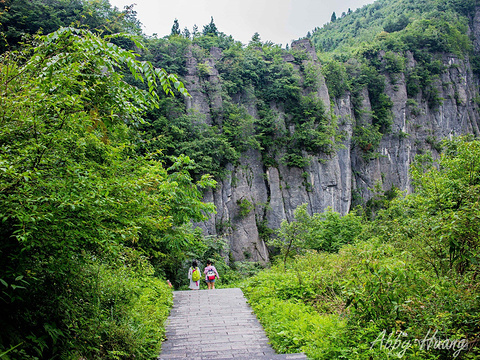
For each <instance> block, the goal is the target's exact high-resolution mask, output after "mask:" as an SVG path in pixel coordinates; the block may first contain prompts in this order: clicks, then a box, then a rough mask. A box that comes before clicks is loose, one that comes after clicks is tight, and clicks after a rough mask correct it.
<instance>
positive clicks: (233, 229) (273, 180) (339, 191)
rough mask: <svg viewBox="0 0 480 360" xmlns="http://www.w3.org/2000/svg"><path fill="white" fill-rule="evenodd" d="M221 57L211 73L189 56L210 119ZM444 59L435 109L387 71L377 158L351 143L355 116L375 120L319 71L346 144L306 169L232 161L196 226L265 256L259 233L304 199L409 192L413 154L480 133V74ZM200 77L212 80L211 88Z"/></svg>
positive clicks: (243, 254) (478, 30) (240, 250)
mask: <svg viewBox="0 0 480 360" xmlns="http://www.w3.org/2000/svg"><path fill="white" fill-rule="evenodd" d="M478 13H480V12H477V14H478ZM475 19H476V21H475V22H474V25H475V26H474V28H473V29H472V32H473V33H474V34H476V35H480V20H479V19H480V15H478V16H477V17H475ZM477 39H480V37H477ZM477 43H480V41H477ZM292 48H297V49H303V50H304V51H305V52H306V53H307V54H308V58H307V59H306V60H303V61H304V64H303V65H306V64H307V63H308V64H310V65H311V66H314V67H318V69H320V65H321V64H320V63H319V61H318V59H317V57H316V54H315V51H314V50H313V48H312V47H311V45H310V43H309V41H308V40H300V41H297V42H295V43H293V44H292ZM192 51H193V52H194V51H195V49H193V50H192ZM382 56H383V54H380V57H382ZM221 57H222V54H221V51H220V50H219V49H216V48H213V49H212V50H211V51H210V57H209V58H206V59H205V58H204V59H202V60H201V62H202V63H203V64H205V65H206V66H205V67H204V69H208V73H205V71H204V73H203V74H199V67H198V59H196V58H195V56H194V55H192V52H191V53H189V55H188V59H187V68H188V75H187V77H186V86H187V87H188V89H189V91H190V93H191V95H192V98H191V99H189V100H187V101H188V102H187V107H188V108H192V109H195V110H197V111H199V112H200V113H202V114H204V115H205V119H206V120H205V121H206V122H207V123H211V121H212V117H211V114H212V112H214V111H216V110H218V109H221V107H222V95H221V94H222V92H221V79H220V77H219V74H218V71H217V70H216V68H215V66H216V61H218V60H219V59H221ZM407 60H408V61H407V67H409V68H414V67H415V66H416V65H417V64H416V63H415V60H414V59H413V56H411V55H408V54H407ZM442 60H443V64H444V65H445V69H446V70H445V71H444V72H443V73H442V75H441V76H440V77H439V78H438V80H437V83H436V84H435V87H436V89H437V90H438V97H439V98H441V99H443V100H442V101H441V102H440V105H439V106H438V107H437V108H435V109H432V108H430V107H429V104H428V103H427V102H426V101H425V100H424V99H423V98H424V97H423V96H422V93H421V92H420V93H419V94H417V96H416V98H415V99H411V98H410V99H408V98H407V87H406V80H405V75H404V74H403V73H401V74H395V77H394V78H393V76H390V75H389V74H384V75H385V76H386V78H387V82H386V88H385V93H386V94H387V95H388V96H389V98H390V99H391V100H392V102H393V108H392V113H393V124H392V128H391V132H389V133H387V134H385V135H384V136H383V138H382V140H381V143H380V146H379V147H378V149H377V150H376V151H377V152H378V153H379V156H378V157H377V158H375V159H370V160H366V159H365V157H364V156H363V155H364V154H363V152H362V150H361V149H358V148H357V147H355V146H354V145H353V143H352V133H353V128H354V125H355V123H356V121H362V123H368V122H369V121H371V119H370V118H369V116H368V115H365V116H363V118H362V119H356V118H355V115H354V111H353V105H352V99H351V95H350V94H345V95H344V96H342V97H341V98H337V99H331V98H330V95H329V92H328V89H327V87H326V85H325V80H324V78H323V76H321V75H319V77H320V78H319V81H318V82H317V84H316V88H315V89H313V90H314V93H315V94H316V96H317V97H318V98H319V99H321V100H322V101H323V103H324V104H325V105H326V107H327V109H328V108H331V112H332V113H333V114H334V116H335V117H336V119H337V122H338V127H339V131H340V132H342V133H343V139H342V143H343V145H344V146H343V147H342V148H340V149H338V150H337V151H336V153H335V155H330V156H326V155H324V154H318V155H314V156H310V157H309V158H310V162H309V164H308V165H307V166H306V167H304V168H301V169H300V168H296V167H288V166H285V165H282V164H281V163H280V162H279V163H278V165H277V166H275V167H268V166H266V165H265V164H264V163H263V162H262V156H261V154H260V152H259V151H258V150H254V149H252V150H249V151H247V152H245V153H244V154H243V155H242V158H241V160H240V162H239V164H238V165H237V166H233V165H228V170H229V173H228V176H227V177H226V178H224V179H222V180H219V182H218V186H217V188H216V189H214V190H210V191H208V192H207V193H206V194H205V201H209V202H213V203H214V204H215V206H216V208H217V213H216V214H215V215H212V216H211V218H210V219H209V220H208V221H206V222H204V223H201V224H198V225H199V226H200V227H202V228H203V229H204V231H205V233H207V234H211V235H220V236H225V237H227V239H228V240H229V243H230V250H231V253H232V255H233V258H234V259H235V260H245V259H249V260H253V261H267V260H268V257H269V255H268V250H267V247H266V245H265V243H264V241H263V240H262V238H261V235H262V233H263V234H264V233H265V232H264V230H265V229H266V228H269V229H277V228H279V227H280V224H281V221H282V220H284V219H287V220H291V219H292V218H293V212H294V210H295V209H296V208H297V207H298V206H299V205H301V204H303V203H307V204H308V209H309V211H310V212H311V213H316V212H323V211H325V210H326V209H327V208H328V207H331V208H332V209H333V210H334V211H337V212H340V213H342V214H345V213H347V212H348V211H349V209H350V206H351V204H352V194H353V192H355V193H356V196H357V197H358V196H360V197H361V198H363V200H364V201H366V200H368V199H369V198H371V197H372V191H371V189H372V188H373V187H374V186H375V184H380V185H381V186H382V188H383V190H388V189H390V188H391V187H392V186H396V187H398V188H399V189H400V190H406V191H407V192H410V191H412V185H411V181H410V177H409V166H410V164H411V163H412V161H413V159H414V157H415V155H416V154H418V153H422V152H424V151H425V150H433V151H434V153H435V151H436V150H435V148H436V144H437V143H438V141H440V140H441V139H443V138H446V137H451V136H453V135H461V134H474V135H477V136H478V135H479V134H480V129H479V126H480V115H479V111H478V105H477V103H476V102H475V99H476V98H477V97H478V79H476V78H475V77H474V75H473V74H472V69H471V66H470V63H469V60H468V59H460V58H458V57H455V56H453V55H451V54H445V55H444V56H443V59H442ZM284 61H286V62H289V61H290V62H292V61H293V59H292V58H290V57H289V56H285V57H284ZM294 66H297V67H298V64H296V65H294ZM202 82H203V84H205V82H208V83H209V91H208V92H206V91H205V90H204V87H202ZM202 89H203V90H202ZM311 90H312V89H309V91H311ZM240 98H241V96H240V97H239V99H240ZM245 98H246V97H243V100H239V101H243V105H244V106H245V108H247V109H248V112H249V113H250V115H252V116H253V117H256V116H257V110H256V107H255V102H254V101H253V100H252V99H250V100H245ZM362 98H363V101H362V105H361V106H363V110H365V111H364V112H363V113H364V114H368V113H369V111H370V110H371V108H370V106H371V105H370V102H369V100H368V99H369V96H368V91H367V90H366V89H365V90H364V93H363V94H362ZM270 106H271V107H272V109H274V110H275V111H276V113H277V114H278V123H279V124H280V125H282V124H283V126H285V122H284V119H285V113H283V112H282V110H281V109H282V107H281V104H274V103H272V104H271V105H270ZM357 113H358V112H357ZM248 206H251V207H250V208H248Z"/></svg>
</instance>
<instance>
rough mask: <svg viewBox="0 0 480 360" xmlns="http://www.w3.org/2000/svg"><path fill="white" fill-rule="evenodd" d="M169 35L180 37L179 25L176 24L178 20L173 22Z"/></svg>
mask: <svg viewBox="0 0 480 360" xmlns="http://www.w3.org/2000/svg"><path fill="white" fill-rule="evenodd" d="M170 35H180V25H179V24H178V20H177V19H175V20H173V25H172V31H171V32H170Z"/></svg>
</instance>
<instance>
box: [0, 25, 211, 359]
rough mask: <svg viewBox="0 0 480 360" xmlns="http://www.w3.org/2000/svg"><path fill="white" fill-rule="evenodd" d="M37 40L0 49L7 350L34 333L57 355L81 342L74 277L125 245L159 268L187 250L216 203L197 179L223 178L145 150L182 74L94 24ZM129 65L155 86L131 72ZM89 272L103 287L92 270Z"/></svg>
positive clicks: (37, 342)
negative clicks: (149, 125) (197, 173)
mask: <svg viewBox="0 0 480 360" xmlns="http://www.w3.org/2000/svg"><path fill="white" fill-rule="evenodd" d="M116 37H117V36H110V37H106V38H105V39H114V38H116ZM36 44H38V45H37V46H35V47H33V48H31V47H27V48H26V49H25V51H24V52H20V53H5V54H4V55H3V56H2V58H1V61H2V63H1V67H0V104H1V105H0V129H1V131H0V147H1V149H2V151H1V152H0V189H1V190H2V191H1V192H0V214H1V219H2V221H1V223H0V236H1V237H2V239H3V240H2V243H1V244H0V269H1V270H0V273H1V274H2V275H1V279H0V282H1V286H2V293H1V296H0V302H1V304H2V306H1V307H0V308H1V310H0V319H1V322H2V324H3V326H2V329H1V332H0V352H1V351H2V350H1V349H7V348H9V347H10V346H11V345H17V344H19V343H20V342H22V341H23V340H24V339H25V338H26V337H27V336H28V337H29V339H30V341H28V342H26V343H24V344H23V345H22V351H25V352H26V354H29V355H33V354H34V353H35V352H36V354H37V355H38V356H40V357H43V358H54V357H55V356H58V355H59V354H61V353H62V352H63V351H70V350H69V349H70V347H71V346H73V347H75V346H76V345H73V344H74V343H75V344H77V343H76V340H75V339H76V335H75V332H76V330H75V328H74V327H71V326H70V325H71V324H70V323H69V321H70V320H69V319H71V316H73V315H72V314H71V313H69V312H68V311H67V312H61V311H59V309H62V306H61V301H62V299H66V298H72V296H73V297H76V296H83V295H80V293H78V294H76V295H75V294H71V293H69V291H73V290H72V287H71V286H70V285H69V284H71V281H72V279H73V278H72V276H73V274H82V273H88V271H87V267H88V266H87V265H86V264H87V263H90V262H91V261H92V259H96V260H97V261H107V262H108V261H111V259H114V258H116V257H117V256H121V254H123V253H124V252H125V248H127V247H128V248H135V249H139V250H140V251H141V252H144V253H146V254H148V255H149V256H150V258H152V259H157V263H158V262H160V265H161V261H167V260H168V257H169V256H171V257H172V258H174V257H179V256H181V255H182V254H183V252H184V251H185V249H187V248H188V247H189V246H191V245H190V243H191V241H192V236H189V233H190V231H189V230H188V225H189V223H190V221H191V220H192V219H193V220H195V219H196V220H197V221H198V220H201V219H203V218H204V216H205V212H209V211H212V210H213V207H212V206H211V205H207V204H204V203H203V202H202V201H201V199H202V194H201V192H200V191H199V188H201V187H203V186H211V185H213V184H214V182H213V181H212V180H210V179H209V177H208V176H205V177H203V178H202V179H200V181H199V182H197V183H195V182H193V181H192V179H191V177H190V175H189V172H188V166H190V164H191V160H189V159H188V158H187V157H185V156H183V157H179V158H178V159H176V160H174V161H172V165H171V166H170V167H169V168H168V169H165V168H164V167H163V164H162V162H160V161H157V160H156V155H155V154H148V155H146V156H139V155H137V152H136V147H135V143H136V141H137V139H138V136H137V132H136V130H135V125H137V124H139V123H141V122H143V119H142V113H143V112H144V111H145V110H146V109H147V108H150V107H152V106H158V94H157V93H156V89H157V87H160V88H162V89H163V91H164V92H166V93H170V94H173V90H174V88H176V89H177V90H178V91H180V92H181V93H183V94H185V95H186V94H187V92H186V90H185V88H184V87H183V85H182V84H181V83H180V82H179V81H178V79H177V78H176V77H175V76H174V75H169V74H167V73H166V72H165V71H164V70H163V69H156V68H154V67H153V66H152V65H151V64H150V63H147V62H140V61H138V60H137V55H136V54H134V53H133V52H131V51H126V50H123V49H121V48H119V47H117V46H116V45H114V44H112V43H110V42H107V41H105V40H102V39H101V38H100V37H98V36H96V35H93V34H92V33H90V32H88V31H85V30H77V29H72V28H61V29H60V30H58V31H56V32H54V33H52V34H50V35H48V36H45V37H37V38H36ZM137 46H139V47H141V44H139V43H138V44H137ZM124 67H125V68H127V69H129V70H130V72H131V73H132V74H133V75H134V78H135V79H136V80H137V81H143V82H144V85H145V88H146V90H141V89H139V88H136V87H133V86H131V85H128V84H127V83H126V82H125V81H124V77H123V75H122V74H121V73H119V72H118V69H121V68H124ZM166 259H167V260H166ZM122 266H123V265H122ZM157 271H160V272H161V268H160V267H158V268H157ZM81 281H84V284H85V286H86V287H87V288H88V287H89V286H93V283H92V281H93V277H90V276H89V275H85V277H84V278H83V280H81ZM69 286H70V287H69ZM77 290H78V291H80V290H79V289H78V288H77ZM71 310H72V309H71V308H70V309H69V311H71ZM84 315H85V316H84V317H83V318H82V319H83V320H81V319H80V320H81V321H85V324H84V325H85V326H86V327H88V328H89V331H91V334H92V335H91V337H90V338H89V340H88V341H92V343H90V345H89V346H97V345H98V344H97V345H95V341H98V339H97V340H94V338H95V337H96V336H97V335H95V331H96V330H95V326H96V325H95V324H94V323H90V318H89V317H88V316H87V314H86V313H85V314H84ZM90 315H91V314H90ZM90 315H89V316H90ZM80 320H79V321H80ZM69 324H70V325H69ZM90 326H92V327H91V328H90ZM77 345H78V344H77Z"/></svg>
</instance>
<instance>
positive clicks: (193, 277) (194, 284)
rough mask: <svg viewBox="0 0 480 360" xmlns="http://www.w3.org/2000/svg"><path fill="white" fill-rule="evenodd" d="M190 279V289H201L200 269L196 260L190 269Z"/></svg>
mask: <svg viewBox="0 0 480 360" xmlns="http://www.w3.org/2000/svg"><path fill="white" fill-rule="evenodd" d="M188 279H189V280H190V285H188V288H189V289H191V290H198V289H200V269H199V268H198V264H197V262H196V261H195V260H193V261H192V266H191V267H190V269H188Z"/></svg>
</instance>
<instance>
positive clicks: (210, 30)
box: [202, 16, 218, 36]
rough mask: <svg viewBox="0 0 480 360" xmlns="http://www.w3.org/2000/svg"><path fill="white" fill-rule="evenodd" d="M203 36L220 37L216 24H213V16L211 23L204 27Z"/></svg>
mask: <svg viewBox="0 0 480 360" xmlns="http://www.w3.org/2000/svg"><path fill="white" fill-rule="evenodd" d="M202 33H203V35H205V36H206V35H212V36H218V29H217V26H216V25H215V23H214V22H213V16H212V17H211V19H210V23H209V24H207V25H204V26H203V32H202Z"/></svg>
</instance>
